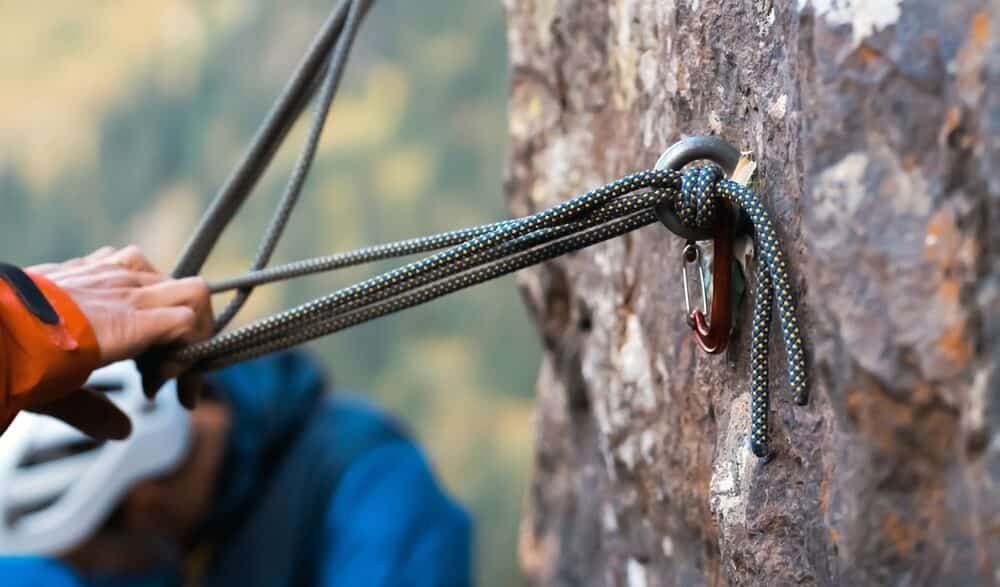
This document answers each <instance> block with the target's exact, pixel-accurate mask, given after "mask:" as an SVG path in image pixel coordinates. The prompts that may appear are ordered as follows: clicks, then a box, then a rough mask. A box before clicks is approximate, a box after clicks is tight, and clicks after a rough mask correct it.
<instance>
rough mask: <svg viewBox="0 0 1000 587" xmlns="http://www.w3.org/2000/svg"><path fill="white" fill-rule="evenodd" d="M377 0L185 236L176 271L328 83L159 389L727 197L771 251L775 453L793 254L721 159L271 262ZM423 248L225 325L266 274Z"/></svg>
mask: <svg viewBox="0 0 1000 587" xmlns="http://www.w3.org/2000/svg"><path fill="white" fill-rule="evenodd" d="M370 4H371V0H344V1H343V2H342V3H341V4H340V5H338V6H337V8H336V9H334V11H333V12H332V13H331V15H330V17H329V18H328V19H327V21H326V22H325V23H324V24H323V26H322V28H321V30H320V32H319V33H318V34H317V36H316V38H315V39H314V41H313V43H312V45H311V46H310V48H309V50H308V51H307V54H306V56H305V58H304V59H303V61H302V62H301V63H300V65H299V66H298V68H297V69H296V71H295V73H294V75H293V76H292V79H291V80H290V81H289V82H288V84H287V85H286V87H285V89H284V91H283V92H282V93H281V95H280V96H279V97H278V99H277V100H276V102H275V105H274V106H273V107H272V109H271V111H270V112H269V114H268V116H267V118H266V119H265V121H264V123H263V124H262V125H261V128H260V130H258V132H257V134H256V135H255V137H254V139H253V141H252V142H251V145H250V147H249V148H248V150H247V152H246V154H245V155H244V157H243V159H242V160H241V161H240V162H239V164H238V165H237V166H236V169H235V170H234V171H233V173H232V174H231V175H230V177H229V178H228V179H227V181H226V182H225V184H224V185H223V187H222V188H221V189H220V190H219V193H218V194H217V195H216V197H215V199H214V200H213V202H212V203H211V205H210V206H209V208H208V210H207V211H206V213H205V216H204V217H203V218H202V221H201V223H200V224H199V226H198V228H197V229H196V230H195V233H194V235H193V236H192V237H191V240H190V241H189V242H188V244H187V246H186V247H185V250H184V252H183V254H182V255H181V259H180V261H179V262H178V264H177V267H176V269H175V271H174V275H175V276H177V277H185V276H189V275H195V274H197V273H199V272H200V271H201V268H202V266H203V265H204V262H205V261H206V259H207V258H208V255H209V254H210V252H211V250H212V248H213V247H214V246H215V243H216V242H217V241H218V239H219V237H220V236H221V234H222V231H223V230H224V229H225V227H226V225H227V224H228V223H229V222H230V220H231V219H232V217H233V216H234V215H235V214H236V213H237V211H238V210H239V208H240V207H241V206H242V204H243V202H244V201H245V200H246V198H247V197H248V195H249V194H250V192H251V191H252V189H253V187H254V186H255V184H256V183H257V181H258V179H259V178H260V176H261V175H262V174H263V171H264V169H265V168H266V167H267V165H268V164H269V163H270V161H271V160H272V158H273V156H274V154H275V152H276V151H277V149H278V147H279V146H280V144H281V142H282V141H283V140H284V138H285V137H286V135H287V134H288V131H289V129H290V128H291V125H292V124H293V123H294V121H295V119H296V118H297V117H298V116H299V114H300V113H301V112H302V110H303V109H304V108H305V106H306V104H307V103H308V102H309V100H310V99H311V98H312V97H313V95H314V94H315V93H316V92H317V91H318V92H319V97H318V99H317V104H316V107H315V108H316V109H315V113H314V116H313V120H312V124H311V125H310V128H309V134H308V137H307V139H306V142H305V144H304V146H303V149H302V151H301V153H300V155H299V158H298V160H297V161H296V164H295V167H294V169H293V172H292V174H291V177H290V178H289V180H288V183H287V185H286V187H285V190H284V192H283V194H282V196H281V197H280V199H279V203H278V205H277V207H276V210H275V213H274V216H273V217H272V219H271V221H270V223H269V225H268V227H267V229H266V232H265V235H264V237H263V239H262V241H261V243H260V245H259V247H258V250H257V253H256V255H255V256H254V259H253V262H252V263H251V265H250V267H249V272H248V273H247V274H245V275H241V276H236V277H232V278H229V279H226V280H223V281H220V282H216V283H212V284H210V289H211V291H212V292H213V293H219V292H224V291H232V290H235V291H236V295H235V296H234V297H233V299H232V300H231V301H230V303H229V304H228V306H227V307H226V309H225V310H223V312H221V313H220V315H219V317H218V319H217V320H216V330H217V332H216V334H215V335H214V336H213V337H212V338H210V339H208V340H206V341H203V342H199V343H196V344H192V345H188V346H186V347H182V348H173V349H154V350H153V351H151V352H149V353H147V354H146V355H144V356H143V357H140V359H139V363H140V367H141V370H142V371H143V375H144V385H145V386H146V389H147V392H149V393H151V392H153V391H155V389H157V388H158V387H159V383H160V381H159V378H158V376H157V375H155V374H156V373H158V372H159V369H158V366H159V364H160V362H161V361H164V360H171V361H177V362H179V363H181V364H187V365H190V366H191V368H192V369H197V370H202V371H204V370H210V369H217V368H220V367H224V366H226V365H230V364H233V363H235V362H239V361H243V360H246V359H250V358H253V357H257V356H260V355H263V354H267V353H271V352H275V351H279V350H282V349H287V348H290V347H293V346H296V345H299V344H302V343H305V342H308V341H310V340H314V339H316V338H319V337H322V336H326V335H329V334H332V333H334V332H339V331H341V330H344V329H347V328H350V327H351V326H355V325H357V324H362V323H364V322H368V321H370V320H374V319H376V318H380V317H382V316H386V315H389V314H392V313H395V312H398V311H401V310H404V309H406V308H410V307H413V306H416V305H419V304H424V303H427V302H430V301H432V300H435V299H437V298H440V297H442V296H445V295H448V294H450V293H453V292H455V291H459V290H462V289H465V288H467V287H471V286H473V285H476V284H479V283H483V282H485V281H489V280H492V279H495V278H497V277H501V276H503V275H507V274H509V273H512V272H514V271H517V270H519V269H523V268H525V267H529V266H532V265H535V264H538V263H541V262H544V261H547V260H549V259H553V258H555V257H558V256H560V255H564V254H567V253H571V252H574V251H578V250H580V249H583V248H586V247H589V246H592V245H594V244H597V243H600V242H603V241H606V240H609V239H612V238H615V237H618V236H621V235H624V234H627V233H629V232H631V231H634V230H637V229H639V228H642V227H644V226H647V225H649V224H654V223H656V222H657V221H658V220H663V218H662V217H661V216H658V213H662V210H663V209H664V207H665V206H666V207H667V208H669V210H671V213H670V216H671V218H670V219H669V220H670V222H672V223H674V226H673V228H672V230H675V231H676V230H680V231H682V232H686V233H688V234H691V235H703V234H707V233H708V232H709V231H710V230H711V229H712V227H713V226H714V225H715V216H716V214H718V211H719V210H720V209H725V208H726V206H724V205H723V204H722V203H723V202H728V203H729V204H730V205H731V206H733V207H736V208H738V209H739V210H742V211H743V212H744V213H745V214H746V216H747V217H749V219H750V221H751V223H752V224H753V229H754V234H755V237H756V243H757V250H758V252H759V255H758V262H757V295H756V300H755V303H754V311H753V328H752V333H751V339H752V344H751V357H750V368H751V377H750V380H751V433H750V447H751V449H752V450H753V452H754V454H756V455H757V456H759V457H765V456H767V455H768V426H767V423H768V410H769V397H768V380H769V377H768V349H769V328H770V322H771V317H772V307H773V305H774V304H776V305H777V308H778V320H779V323H780V325H781V333H782V338H783V341H784V346H785V356H786V360H787V368H788V380H789V384H790V386H791V389H792V398H793V399H794V401H795V403H797V404H800V405H802V404H805V403H806V402H807V400H808V395H807V389H806V368H805V356H804V352H803V345H802V339H801V333H800V329H799V323H798V319H797V317H796V304H795V299H794V295H793V292H792V288H791V284H790V283H789V278H788V271H787V269H788V268H787V265H786V261H785V256H784V253H783V252H782V250H781V247H780V246H779V244H778V239H777V236H776V234H775V231H774V227H773V226H772V224H771V220H770V218H769V216H768V214H767V211H766V210H765V208H764V206H763V204H762V202H761V199H760V197H759V196H758V195H757V194H756V193H754V192H753V191H752V190H750V189H749V188H747V187H745V186H742V185H740V184H738V183H735V182H733V181H731V180H729V179H725V178H724V176H723V174H722V172H721V170H720V169H719V168H718V166H716V165H702V166H696V167H689V168H687V169H686V170H684V171H679V170H676V169H655V170H647V171H640V172H638V173H633V174H631V175H627V176H625V177H622V178H620V179H617V180H615V181H613V182H611V183H608V184H606V185H604V186H601V187H599V188H597V189H594V190H591V191H589V192H586V193H584V194H581V195H579V196H576V197H575V198H572V199H570V200H567V201H565V202H562V203H559V204H556V205H555V206H552V207H551V208H547V209H545V210H542V211H539V212H536V213H534V214H531V215H528V216H525V217H523V218H516V219H512V220H504V221H500V222H494V223H491V224H484V225H480V226H473V227H470V228H464V229H459V230H453V231H449V232H445V233H440V234H435V235H430V236H425V237H418V238H411V239H407V240H402V241H398V242H393V243H386V244H383V245H377V246H372V247H365V248H362V249H357V250H354V251H348V252H345V253H339V254H336V255H330V256H325V257H318V258H315V259H307V260H304V261H298V262H294V263H290V264H287V265H282V266H278V267H272V268H267V264H268V263H269V261H270V259H271V256H272V254H273V252H274V249H275V247H276V246H277V243H278V241H279V239H280V237H281V234H282V232H283V231H284V228H285V226H286V225H287V223H288V221H289V219H290V217H291V214H292V211H293V209H294V207H295V205H296V204H297V203H298V200H299V196H300V194H301V191H302V188H303V186H304V185H305V181H306V178H307V177H308V174H309V171H310V169H311V166H312V163H313V161H314V159H315V156H316V151H317V148H318V144H319V140H320V136H321V134H322V131H323V127H324V124H325V122H326V119H327V116H328V114H329V111H330V107H331V104H332V101H333V98H334V96H335V94H336V91H337V88H338V87H339V84H340V80H341V79H342V77H343V72H344V69H345V67H346V62H347V58H348V55H349V52H350V48H351V46H352V44H353V42H354V40H355V38H356V36H357V33H358V30H359V28H360V25H361V21H362V20H363V18H364V16H365V14H366V13H367V11H368V9H369V7H370ZM694 140H695V141H696V142H697V141H705V140H706V138H705V137H700V138H695V139H694ZM699 144H700V143H699ZM658 211H659V212H658ZM674 217H676V220H674ZM663 221H664V222H665V223H666V222H667V220H663ZM668 226H669V225H668ZM418 254H426V256H424V257H423V258H420V259H418V260H415V261H410V262H408V263H405V264H403V265H401V266H400V267H397V268H396V269H392V270H390V271H387V272H385V273H382V274H380V275H377V276H375V277H372V278H369V279H366V280H364V281H361V282H359V283H356V284H354V285H350V286H348V287H344V288H341V289H338V290H336V291H334V292H332V293H330V294H327V295H325V296H323V297H320V298H318V299H315V300H312V301H310V302H308V303H305V304H302V305H299V306H297V307H294V308H292V309H289V310H286V311H284V312H280V313H278V314H275V315H273V316H270V317H267V318H264V319H262V320H258V321H256V322H253V323H251V324H248V325H247V326H244V327H242V328H237V329H234V330H231V331H222V330H223V329H224V328H225V326H226V325H227V324H228V323H229V322H230V321H231V320H232V318H233V317H234V316H235V315H236V314H237V312H238V311H239V310H240V308H241V307H242V306H243V304H244V302H245V301H246V300H247V298H248V297H249V296H250V294H251V293H252V291H253V288H255V287H257V286H259V285H262V284H266V283H272V282H275V281H282V280H286V279H291V278H293V277H299V276H303V275H311V274H315V273H320V272H326V271H332V270H336V269H341V268H344V267H350V266H355V265H361V264H365V263H371V262H374V261H378V260H384V259H393V258H400V257H406V256H412V255H418Z"/></svg>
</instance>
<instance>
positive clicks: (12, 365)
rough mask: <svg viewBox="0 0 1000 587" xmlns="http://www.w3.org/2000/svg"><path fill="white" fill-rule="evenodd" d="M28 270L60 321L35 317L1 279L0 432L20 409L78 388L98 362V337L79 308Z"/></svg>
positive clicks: (52, 284) (62, 292) (40, 277)
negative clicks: (49, 322)
mask: <svg viewBox="0 0 1000 587" xmlns="http://www.w3.org/2000/svg"><path fill="white" fill-rule="evenodd" d="M26 273H27V274H28V276H29V277H30V278H31V280H32V281H33V282H34V283H35V285H37V286H38V289H39V290H41V293H42V294H43V295H44V297H45V298H46V299H47V300H48V302H49V304H51V306H52V308H53V309H55V311H56V313H57V314H58V315H59V323H58V324H46V323H45V322H43V321H42V320H41V319H39V318H38V317H36V316H35V314H33V313H31V311H29V310H28V308H27V307H26V306H25V304H24V303H23V302H22V300H21V299H20V298H19V297H18V293H17V291H16V290H15V289H14V287H13V286H11V285H10V284H9V283H8V282H6V281H4V280H0V432H2V431H3V430H5V429H6V428H7V425H8V424H10V421H11V420H12V419H14V416H15V415H17V412H18V411H20V410H22V409H24V408H30V407H35V406H38V405H40V404H43V403H45V402H46V401H49V400H52V399H54V398H57V397H60V396H62V395H65V394H66V393H69V392H71V391H74V390H76V389H78V388H79V387H80V385H82V384H83V383H84V382H85V381H86V380H87V377H88V376H89V375H90V372H91V371H93V370H94V369H96V368H97V367H98V366H100V349H99V347H98V345H97V337H96V336H95V335H94V330H93V329H92V328H91V326H90V322H89V321H88V320H87V318H86V316H84V314H83V312H82V311H81V310H80V308H79V307H78V306H77V305H76V303H75V302H74V301H73V300H72V299H71V298H70V297H69V295H68V294H67V293H66V292H65V291H63V290H62V289H60V288H59V287H58V286H57V285H55V284H54V283H52V282H51V281H49V280H48V279H46V278H45V277H42V276H41V275H37V274H31V273H30V272H26Z"/></svg>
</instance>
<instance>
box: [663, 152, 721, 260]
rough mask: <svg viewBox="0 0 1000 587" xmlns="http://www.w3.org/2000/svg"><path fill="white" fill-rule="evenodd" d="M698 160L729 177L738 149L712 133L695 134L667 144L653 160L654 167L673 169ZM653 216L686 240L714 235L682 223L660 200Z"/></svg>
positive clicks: (670, 207) (665, 203) (708, 238)
mask: <svg viewBox="0 0 1000 587" xmlns="http://www.w3.org/2000/svg"><path fill="white" fill-rule="evenodd" d="M701 159H707V160H709V161H711V162H712V163H715V164H716V165H718V166H719V167H721V168H722V170H723V171H724V172H725V173H726V175H727V176H732V175H733V172H734V171H736V165H737V164H738V163H739V162H740V151H739V149H737V148H736V147H734V146H732V145H730V144H729V143H727V142H726V141H724V140H722V139H720V138H719V137H715V136H708V135H696V136H693V137H687V138H685V139H681V140H680V141H678V142H676V143H674V144H673V145H671V147H670V148H669V149H667V150H666V151H664V152H663V154H662V155H660V158H659V159H658V160H657V161H656V166H655V168H656V169H676V170H678V171H680V170H681V169H683V168H684V166H685V165H687V164H689V163H694V162H695V161H699V160H701ZM656 216H657V217H658V218H659V219H660V222H662V223H663V225H664V226H666V227H667V228H668V229H670V231H671V232H673V233H674V234H676V235H677V236H679V237H681V238H683V239H686V240H689V241H705V240H712V239H713V238H715V234H714V231H713V230H699V229H694V228H690V227H688V226H686V225H685V224H684V223H683V222H681V219H680V218H678V217H677V213H676V212H674V209H673V206H671V204H669V203H667V202H664V203H662V204H660V205H659V206H657V207H656Z"/></svg>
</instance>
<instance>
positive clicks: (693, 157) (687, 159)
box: [656, 136, 740, 354]
mask: <svg viewBox="0 0 1000 587" xmlns="http://www.w3.org/2000/svg"><path fill="white" fill-rule="evenodd" d="M699 159H708V160H710V161H712V162H714V163H716V164H718V165H720V166H721V167H722V168H723V171H725V172H726V175H732V174H733V171H735V169H736V165H737V163H739V160H740V152H739V150H737V149H736V148H735V147H733V146H732V145H730V144H729V143H727V142H726V141H724V140H722V139H720V138H718V137H713V136H694V137H688V138H686V139H683V140H681V141H679V142H677V143H675V144H674V145H673V146H671V147H670V148H669V149H667V150H666V151H665V152H664V153H663V155H661V156H660V159H659V160H658V161H657V162H656V168H657V169H681V168H683V167H684V166H685V165H687V164H688V163H692V162H694V161H697V160H699ZM723 209H724V210H725V213H722V214H719V215H718V219H717V220H716V225H715V226H714V227H713V228H712V230H694V229H691V228H688V227H687V226H685V225H684V223H682V222H681V220H680V218H678V217H677V214H676V213H675V212H674V210H673V208H672V207H671V205H670V204H669V203H664V204H662V205H660V206H658V207H657V208H656V215H657V216H658V217H659V219H660V221H661V222H662V223H663V224H664V225H665V226H666V227H667V228H668V229H670V230H671V232H673V233H674V234H677V235H678V236H681V237H683V238H684V239H686V240H687V241H688V243H687V245H686V246H685V247H684V253H683V259H684V265H683V271H682V276H683V279H684V302H685V304H686V310H687V318H688V324H689V325H690V326H691V329H692V330H693V331H694V335H695V340H697V341H698V345H699V346H701V348H702V350H704V351H705V352H706V353H709V354H717V353H721V352H722V351H723V350H725V348H726V345H727V344H728V343H729V332H730V328H731V326H732V305H731V304H730V288H731V278H732V263H733V239H734V237H735V228H736V224H737V220H736V219H737V212H734V211H733V210H732V209H731V208H730V207H729V205H728V204H725V205H724V206H723ZM709 239H714V240H715V247H714V259H713V264H712V309H711V313H710V316H711V318H710V319H706V318H705V312H707V311H708V302H707V301H706V299H705V298H706V289H707V288H706V287H705V274H704V270H703V269H702V265H701V248H700V247H698V245H697V244H696V242H695V241H699V240H709ZM692 262H697V263H698V272H699V273H698V275H699V280H700V281H701V290H702V309H701V310H692V309H691V296H690V294H689V292H688V276H687V266H688V264H689V263H692Z"/></svg>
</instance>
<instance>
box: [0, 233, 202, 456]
mask: <svg viewBox="0 0 1000 587" xmlns="http://www.w3.org/2000/svg"><path fill="white" fill-rule="evenodd" d="M211 334H212V309H211V302H210V300H209V291H208V287H207V285H206V284H205V282H204V280H202V279H201V278H199V277H192V278H187V279H171V278H170V277H168V276H167V275H164V274H163V273H161V272H159V271H158V270H157V269H156V268H155V267H153V265H152V264H151V263H150V262H149V260H148V259H146V257H145V256H144V255H143V254H142V252H140V251H139V249H138V248H136V247H134V246H129V247H125V248H123V249H115V248H113V247H104V248H101V249H98V250H97V251H95V252H93V253H92V254H90V255H88V256H86V257H82V258H79V259H71V260H69V261H65V262H62V263H49V264H45V265H37V266H34V267H29V268H27V269H25V270H21V269H20V268H18V267H15V266H13V265H9V264H6V263H0V432H2V431H3V430H4V429H6V427H7V425H8V424H9V423H10V421H11V420H12V419H13V418H14V416H15V415H16V414H17V413H18V412H19V411H21V410H30V411H35V412H41V413H45V414H49V415H52V416H54V417H57V418H60V419H62V420H64V421H66V422H67V423H69V424H71V425H73V426H75V427H77V428H79V429H80V430H83V431H84V432H86V433H87V434H89V435H91V436H93V437H94V438H98V439H111V438H117V439H120V438H124V437H126V436H128V434H129V431H130V425H129V421H128V418H127V417H125V415H124V414H123V413H122V412H121V411H120V410H117V409H116V408H115V406H114V404H112V403H111V402H109V401H107V399H106V398H104V397H103V396H102V395H100V394H98V393H95V392H93V391H91V390H86V389H82V388H81V387H80V386H81V384H82V383H83V382H84V381H85V380H86V379H87V377H88V375H89V374H90V373H91V371H93V370H94V369H96V368H98V367H100V366H101V365H107V364H109V363H112V362H114V361H119V360H122V359H126V358H129V357H134V356H136V355H138V354H139V353H141V352H143V351H144V350H146V349H147V348H149V347H150V346H152V345H155V344H170V343H176V342H195V341H198V340H201V339H204V338H207V337H208V336H210V335H211ZM164 368H165V372H164V373H163V375H164V376H170V375H174V374H177V373H178V372H180V370H181V366H179V365H165V367H164ZM185 389H186V390H194V389H195V386H185ZM182 399H184V400H185V402H186V403H187V404H191V403H192V402H193V401H194V397H193V392H191V391H188V392H186V393H184V394H182Z"/></svg>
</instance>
